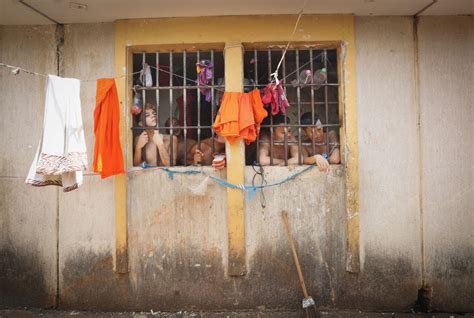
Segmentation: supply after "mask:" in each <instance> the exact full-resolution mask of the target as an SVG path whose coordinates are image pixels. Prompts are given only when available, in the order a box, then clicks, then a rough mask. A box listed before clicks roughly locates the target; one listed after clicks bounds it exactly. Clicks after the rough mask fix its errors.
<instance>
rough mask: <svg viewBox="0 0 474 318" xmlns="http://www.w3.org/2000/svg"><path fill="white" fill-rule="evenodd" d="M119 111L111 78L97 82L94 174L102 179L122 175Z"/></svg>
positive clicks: (113, 81) (115, 90) (113, 82)
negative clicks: (96, 173)
mask: <svg viewBox="0 0 474 318" xmlns="http://www.w3.org/2000/svg"><path fill="white" fill-rule="evenodd" d="M119 121H120V109H119V99H118V95H117V88H116V86H115V80H114V79H113V78H100V79H98V80H97V91H96V105H95V110H94V136H95V144H94V163H93V165H92V167H93V170H94V172H100V174H101V177H102V178H107V177H110V176H113V175H116V174H121V173H124V172H125V170H124V166H123V154H122V147H121V146H120V133H119Z"/></svg>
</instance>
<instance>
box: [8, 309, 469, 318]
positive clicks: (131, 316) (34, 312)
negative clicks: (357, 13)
mask: <svg viewBox="0 0 474 318" xmlns="http://www.w3.org/2000/svg"><path fill="white" fill-rule="evenodd" d="M320 316H321V317H325V318H388V317H391V318H415V317H426V318H428V317H429V318H458V317H469V318H474V313H465V314H452V313H365V312H360V311H330V312H321V313H320ZM33 317H54V318H60V317H68V318H70V317H74V318H76V317H77V318H86V317H93V318H109V317H121V318H152V317H154V318H300V317H306V316H305V314H304V312H283V311H279V312H276V311H246V312H185V311H184V312H177V313H165V312H154V311H150V312H86V311H58V310H40V309H8V310H0V318H33Z"/></svg>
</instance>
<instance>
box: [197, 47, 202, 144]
mask: <svg viewBox="0 0 474 318" xmlns="http://www.w3.org/2000/svg"><path fill="white" fill-rule="evenodd" d="M200 58H201V54H200V51H197V52H196V63H199V62H200ZM196 76H197V78H199V74H196ZM198 83H199V80H198ZM198 86H199V88H198V92H197V125H198V127H199V126H200V125H201V91H200V88H201V87H202V86H201V83H199V84H198ZM197 134H198V135H197V146H198V149H201V128H198V129H197Z"/></svg>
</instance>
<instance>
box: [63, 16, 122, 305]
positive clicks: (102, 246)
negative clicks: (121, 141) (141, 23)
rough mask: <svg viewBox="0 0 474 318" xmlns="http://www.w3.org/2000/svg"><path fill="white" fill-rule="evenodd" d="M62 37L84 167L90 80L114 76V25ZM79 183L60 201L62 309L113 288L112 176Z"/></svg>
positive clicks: (90, 124) (76, 29)
mask: <svg viewBox="0 0 474 318" xmlns="http://www.w3.org/2000/svg"><path fill="white" fill-rule="evenodd" d="M64 36H65V42H64V74H65V76H67V77H75V78H80V79H82V80H83V81H81V103H82V118H83V123H84V132H85V137H86V144H87V155H88V159H89V165H90V166H92V160H93V154H94V108H95V93H96V81H95V80H96V79H97V78H101V77H113V76H114V25H113V23H99V24H86V25H84V24H80V25H68V26H66V27H65V33H64ZM84 80H87V81H84ZM89 80H90V81H89ZM84 179H85V180H84V184H83V186H82V187H81V188H80V189H79V191H73V192H71V193H65V194H63V193H61V194H60V197H59V215H60V218H59V288H60V304H59V305H60V306H61V307H64V308H72V307H74V305H75V304H78V303H81V305H77V306H78V307H82V308H88V307H89V308H92V307H93V306H92V304H93V303H94V301H95V300H94V298H99V299H107V300H109V299H112V297H108V296H112V294H111V293H110V291H109V289H113V288H111V285H110V284H116V281H115V279H116V278H118V277H116V276H115V274H114V269H113V264H114V262H113V259H114V257H115V238H114V213H115V208H114V185H113V178H109V179H106V180H101V178H100V176H98V175H94V174H92V172H91V171H89V172H88V173H87V175H86V176H85V178H84ZM98 271H99V272H100V274H101V275H97V276H95V277H94V278H95V280H94V281H92V280H91V279H90V273H92V272H98ZM95 283H99V285H95ZM78 295H80V299H78V298H77V297H78ZM115 298H116V297H115ZM96 308H97V307H96ZM108 309H114V308H112V306H110V307H108Z"/></svg>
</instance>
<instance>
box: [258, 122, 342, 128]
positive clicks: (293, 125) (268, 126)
mask: <svg viewBox="0 0 474 318" xmlns="http://www.w3.org/2000/svg"><path fill="white" fill-rule="evenodd" d="M285 126H286V127H295V128H305V127H314V126H315V125H311V124H308V125H306V124H300V125H298V124H286V125H285V124H283V123H282V124H279V125H261V126H260V127H262V128H276V127H285ZM321 126H322V127H340V126H341V124H324V125H321Z"/></svg>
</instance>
